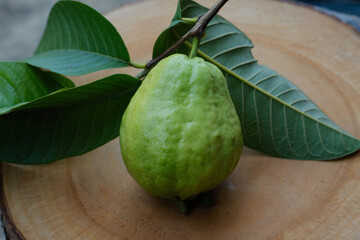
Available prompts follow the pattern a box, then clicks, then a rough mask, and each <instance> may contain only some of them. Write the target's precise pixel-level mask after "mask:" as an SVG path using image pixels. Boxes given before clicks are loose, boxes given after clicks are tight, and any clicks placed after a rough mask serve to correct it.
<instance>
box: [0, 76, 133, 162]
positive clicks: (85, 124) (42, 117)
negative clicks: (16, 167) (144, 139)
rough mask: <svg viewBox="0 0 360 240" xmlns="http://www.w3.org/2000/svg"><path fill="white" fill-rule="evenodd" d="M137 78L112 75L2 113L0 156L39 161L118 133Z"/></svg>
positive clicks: (74, 152)
mask: <svg viewBox="0 0 360 240" xmlns="http://www.w3.org/2000/svg"><path fill="white" fill-rule="evenodd" d="M139 85H140V80H138V79H136V78H133V77H131V76H128V75H125V74H118V75H113V76H110V77H107V78H104V79H101V80H98V81H95V82H93V83H90V84H87V85H83V86H80V87H77V88H70V89H65V90H63V91H58V92H55V93H53V94H50V95H47V96H44V97H42V98H38V99H36V100H34V101H32V102H29V103H27V104H23V105H21V106H18V107H16V108H13V109H12V112H10V113H7V114H3V115H0V136H1V138H0V161H5V162H12V163H20V164H43V163H49V162H52V161H55V160H58V159H61V158H65V157H70V156H75V155H80V154H83V153H85V152H88V151H90V150H92V149H95V148H97V147H99V146H101V145H103V144H105V143H106V142H108V141H110V140H112V139H114V138H116V137H117V136H118V135H119V126H120V122H121V118H122V114H123V113H124V111H125V109H126V107H127V105H128V103H129V101H130V99H131V97H132V96H133V94H134V93H135V91H136V90H137V88H138V87H139Z"/></svg>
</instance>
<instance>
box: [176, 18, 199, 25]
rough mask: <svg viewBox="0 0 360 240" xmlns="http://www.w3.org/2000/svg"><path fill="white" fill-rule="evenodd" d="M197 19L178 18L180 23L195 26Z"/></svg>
mask: <svg viewBox="0 0 360 240" xmlns="http://www.w3.org/2000/svg"><path fill="white" fill-rule="evenodd" d="M198 19H199V18H180V21H182V22H183V23H187V24H195V23H196V22H197V20H198Z"/></svg>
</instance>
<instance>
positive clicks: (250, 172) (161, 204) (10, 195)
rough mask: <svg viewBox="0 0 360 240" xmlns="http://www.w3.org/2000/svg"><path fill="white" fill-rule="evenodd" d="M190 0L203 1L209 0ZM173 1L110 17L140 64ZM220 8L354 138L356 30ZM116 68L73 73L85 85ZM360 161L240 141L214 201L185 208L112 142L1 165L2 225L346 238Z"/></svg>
mask: <svg viewBox="0 0 360 240" xmlns="http://www.w3.org/2000/svg"><path fill="white" fill-rule="evenodd" d="M199 2H200V3H202V4H203V5H206V6H208V7H210V6H211V5H212V4H213V3H214V2H215V0H214V1H204V0H202V1H199ZM175 8H176V1H175V0H157V1H144V2H141V3H137V4H130V5H127V6H125V7H123V8H120V9H117V10H114V11H112V12H110V13H109V14H108V15H107V17H108V18H109V20H110V21H111V22H112V23H113V24H114V25H115V26H116V28H117V29H118V31H119V32H120V34H121V35H122V37H123V38H124V40H125V42H126V44H127V46H128V47H129V51H130V54H131V57H132V59H134V60H136V61H138V62H145V61H147V60H149V59H150V58H151V49H152V45H153V43H154V42H155V39H156V37H157V36H158V34H159V33H160V32H161V31H162V30H163V29H164V28H165V27H166V26H167V25H168V24H169V22H170V20H171V18H172V15H173V13H174V12H175ZM220 14H221V15H223V16H224V17H226V18H227V19H228V20H230V21H231V22H233V23H234V24H235V25H236V26H237V27H239V28H240V29H242V30H243V31H244V32H245V33H246V34H247V35H248V36H249V37H250V38H251V39H252V40H253V42H254V45H255V48H254V55H255V56H256V57H257V58H258V59H259V62H260V63H261V64H265V65H268V66H269V67H272V68H274V69H276V70H277V71H278V72H279V73H281V74H282V75H284V76H285V77H287V78H288V79H291V80H292V81H293V82H294V83H295V84H296V85H298V86H299V87H300V88H301V89H303V91H304V92H305V93H306V94H307V95H308V96H310V98H311V99H313V100H314V102H315V103H316V104H317V105H318V106H319V107H320V108H321V109H323V110H324V112H325V113H326V114H327V115H329V116H330V117H331V118H332V119H333V120H334V121H335V122H336V123H338V124H339V125H340V126H341V127H343V128H344V129H346V130H347V131H349V132H350V133H352V134H354V135H355V136H356V137H358V138H360V108H359V106H360V81H359V76H360V66H359V63H360V36H359V34H357V33H356V32H355V31H354V30H353V29H352V28H351V27H348V26H346V25H344V24H342V23H340V22H338V21H337V20H335V19H333V18H330V17H327V16H325V15H323V14H320V13H317V12H315V11H313V10H311V9H307V8H304V7H299V6H296V5H292V4H287V3H283V2H277V1H264V0H253V1H245V0H241V1H240V0H237V1H229V3H228V4H227V5H226V6H225V7H224V8H223V9H222V10H221V12H220ZM119 71H122V72H123V70H122V69H120V70H111V71H102V72H97V73H94V74H91V75H88V76H85V77H77V78H74V79H75V81H76V82H77V83H78V84H84V83H87V82H90V81H92V80H95V79H97V78H100V77H104V76H106V75H108V74H111V73H114V72H119ZM125 71H127V72H129V73H135V72H136V70H129V69H127V70H125ZM359 169H360V154H359V153H356V154H354V155H352V156H349V157H347V158H345V159H342V160H338V161H331V162H315V161H295V160H287V159H277V158H272V157H268V156H265V155H263V154H261V153H258V152H255V151H253V150H251V149H247V148H245V150H244V153H243V156H242V158H241V161H240V163H239V165H238V167H237V168H236V170H235V172H234V173H233V174H232V175H231V177H230V178H228V179H227V180H226V181H225V182H223V183H222V184H221V185H220V186H219V187H217V188H216V189H215V191H214V193H215V196H216V199H217V204H216V205H215V206H214V207H212V208H202V207H198V208H196V209H194V211H193V212H192V213H191V215H188V216H184V215H182V214H181V213H180V212H179V210H178V209H177V208H176V207H175V206H174V205H173V204H172V203H171V202H169V201H166V200H162V199H158V198H155V197H152V196H150V195H148V194H147V193H145V192H144V191H143V190H142V189H141V188H140V187H139V186H138V185H137V184H136V183H135V181H134V180H133V179H132V178H131V177H130V176H129V174H128V173H127V172H126V169H125V167H124V164H123V162H122V159H121V154H120V148H119V143H118V139H116V140H114V141H112V142H110V143H108V144H106V145H104V146H103V147H101V148H99V149H96V150H94V151H92V152H89V153H87V154H85V155H82V156H78V157H73V158H69V159H65V160H62V161H58V162H55V163H52V164H49V165H42V166H19V165H14V164H3V165H2V169H1V175H2V176H1V177H2V185H1V186H2V190H3V192H2V193H3V194H2V196H1V197H2V201H1V202H2V204H3V206H2V207H3V210H5V213H6V214H7V215H6V214H5V215H4V217H5V218H6V219H5V221H6V223H11V224H10V225H11V226H12V227H16V228H17V229H18V231H19V233H20V234H22V235H23V238H24V239H28V240H32V239H36V240H48V239H52V240H60V239H66V240H67V239H89V240H90V239H225V240H233V239H244V240H245V239H246V240H248V239H252V240H253V239H259V240H263V239H310V240H311V239H313V240H318V239H322V240H327V239H351V240H355V239H360V205H359V201H360V183H359V181H360V171H359ZM5 203H6V208H4V204H5ZM8 230H10V231H9V233H10V234H12V230H11V229H8ZM14 238H15V239H16V236H15V237H14Z"/></svg>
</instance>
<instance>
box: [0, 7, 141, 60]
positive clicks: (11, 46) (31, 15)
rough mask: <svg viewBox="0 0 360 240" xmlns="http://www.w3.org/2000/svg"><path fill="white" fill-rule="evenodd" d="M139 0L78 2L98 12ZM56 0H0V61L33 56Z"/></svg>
mask: <svg viewBox="0 0 360 240" xmlns="http://www.w3.org/2000/svg"><path fill="white" fill-rule="evenodd" d="M136 1H140V0H81V2H83V3H86V4H88V5H90V6H91V7H93V8H95V9H96V10H98V11H99V12H101V13H105V12H107V11H109V10H111V9H114V8H117V7H120V6H122V5H124V4H125V3H129V2H136ZM55 2H57V0H0V61H4V60H19V59H22V58H25V57H29V56H31V55H32V54H33V52H34V50H35V48H36V46H37V44H38V43H39V41H40V38H41V36H42V33H43V31H44V28H45V24H46V19H47V16H48V14H49V12H50V9H51V7H52V6H53V4H54V3H55Z"/></svg>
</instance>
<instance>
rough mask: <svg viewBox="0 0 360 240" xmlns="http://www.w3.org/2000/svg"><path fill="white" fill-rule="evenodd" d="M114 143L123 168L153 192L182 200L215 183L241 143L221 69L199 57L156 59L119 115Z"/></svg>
mask: <svg viewBox="0 0 360 240" xmlns="http://www.w3.org/2000/svg"><path fill="white" fill-rule="evenodd" d="M120 145H121V153H122V156H123V160H124V163H125V165H126V167H127V170H128V172H129V173H130V174H131V176H132V177H133V178H134V179H135V180H136V181H137V182H138V183H139V184H140V185H141V186H142V187H143V188H144V189H145V190H146V191H148V192H149V193H151V194H153V195H156V196H159V197H162V198H170V199H174V198H175V197H177V198H180V199H181V200H186V199H191V198H193V197H195V196H196V195H197V194H199V193H202V192H206V191H208V190H211V189H212V188H214V187H215V186H217V185H218V184H220V183H221V182H222V181H223V180H224V179H225V178H227V177H228V176H229V175H230V174H231V173H232V171H233V170H234V168H235V167H236V165H237V163H238V161H239V158H240V155H241V152H242V147H243V139H242V134H241V127H240V121H239V118H238V116H237V113H236V110H235V107H234V104H233V102H232V100H231V98H230V95H229V91H228V88H227V83H226V79H225V78H224V76H223V74H222V72H221V71H220V70H219V69H218V68H217V67H216V66H215V65H213V64H211V63H209V62H206V61H204V60H203V59H202V58H199V57H194V58H189V57H188V56H186V55H182V54H174V55H171V56H169V57H167V58H165V59H163V60H161V61H160V62H159V63H158V64H157V65H156V66H155V67H154V68H153V69H152V70H151V71H150V72H149V74H148V75H147V77H146V78H145V80H144V81H143V83H142V85H141V86H140V88H139V89H138V91H137V92H136V93H135V95H134V96H133V98H132V99H131V101H130V103H129V105H128V107H127V109H126V111H125V113H124V115H123V118H122V122H121V126H120Z"/></svg>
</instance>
